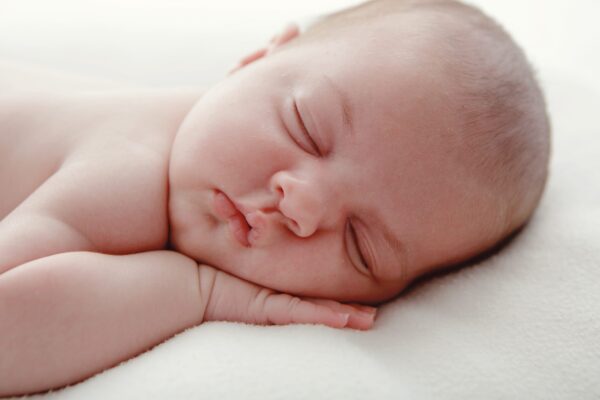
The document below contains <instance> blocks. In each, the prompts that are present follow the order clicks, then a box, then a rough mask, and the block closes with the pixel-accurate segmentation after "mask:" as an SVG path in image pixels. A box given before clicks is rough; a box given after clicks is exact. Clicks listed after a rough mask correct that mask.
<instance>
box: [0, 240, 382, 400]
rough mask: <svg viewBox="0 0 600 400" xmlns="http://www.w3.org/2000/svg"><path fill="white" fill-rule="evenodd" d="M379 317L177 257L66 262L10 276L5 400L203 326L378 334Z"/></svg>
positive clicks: (38, 263)
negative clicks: (308, 327)
mask: <svg viewBox="0 0 600 400" xmlns="http://www.w3.org/2000/svg"><path fill="white" fill-rule="evenodd" d="M361 310H362V311H364V310H367V312H366V313H364V312H361ZM343 314H347V315H343ZM373 317H374V309H372V308H370V307H361V306H358V305H355V306H351V305H346V304H340V303H338V302H335V301H331V300H320V299H301V298H298V297H293V296H290V295H288V294H284V293H277V292H274V291H272V290H269V289H265V288H262V287H259V286H257V285H254V284H252V283H250V282H246V281H244V280H241V279H238V278H236V277H234V276H231V275H229V274H227V273H224V272H222V271H219V270H217V269H215V268H213V267H210V266H207V265H200V266H198V264H197V263H196V262H195V261H194V260H192V259H190V258H188V257H186V256H184V255H182V254H179V253H176V252H170V251H154V252H147V253H139V254H131V255H122V256H116V255H107V254H99V253H91V252H72V253H61V254H56V255H52V256H48V257H44V258H40V259H38V260H35V261H31V262H28V263H26V264H23V265H21V266H19V267H17V268H14V269H11V270H10V271H8V272H6V273H4V274H2V275H0V326H2V330H1V331H0V354H1V355H2V357H0V397H2V396H5V395H15V394H23V393H32V392H36V391H43V390H48V389H50V388H56V387H60V386H64V385H66V384H71V383H75V382H77V381H80V380H82V379H84V378H86V377H89V376H91V375H93V374H95V373H97V372H100V371H102V370H103V369H106V368H108V367H111V366H113V365H116V364H117V363H119V362H121V361H124V360H126V359H128V358H131V357H133V356H135V355H137V354H139V353H141V352H143V351H145V350H147V349H148V348H150V347H152V346H154V345H156V344H158V343H160V342H162V341H163V340H165V339H167V338H169V337H171V336H172V335H174V334H176V333H177V332H180V331H182V330H184V329H186V328H188V327H191V326H194V325H197V324H199V323H201V322H202V321H209V320H219V321H223V320H224V321H239V322H248V323H257V324H289V323H315V324H324V325H329V326H332V327H344V326H347V327H351V328H358V329H368V328H370V327H371V326H372V324H373Z"/></svg>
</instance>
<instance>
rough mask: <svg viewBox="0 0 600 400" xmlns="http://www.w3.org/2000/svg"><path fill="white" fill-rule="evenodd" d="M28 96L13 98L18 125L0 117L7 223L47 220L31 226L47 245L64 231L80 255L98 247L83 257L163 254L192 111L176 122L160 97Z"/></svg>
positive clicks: (0, 204)
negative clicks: (177, 152) (177, 144)
mask: <svg viewBox="0 0 600 400" xmlns="http://www.w3.org/2000/svg"><path fill="white" fill-rule="evenodd" d="M28 96H30V95H27V96H22V97H20V98H17V97H14V103H13V104H12V106H11V107H13V110H14V111H15V112H16V113H17V114H18V115H17V116H15V115H13V117H12V120H9V119H8V118H4V119H2V118H0V153H3V152H4V153H6V154H10V157H3V158H0V188H1V189H2V190H1V191H0V192H1V193H2V195H0V220H2V224H3V225H4V226H6V225H8V223H9V222H11V221H13V222H14V221H17V222H18V221H22V220H24V219H27V218H30V217H31V216H43V218H41V219H39V218H38V219H35V218H34V219H31V223H32V224H34V223H35V221H38V222H39V224H37V223H35V224H37V228H36V229H38V233H39V234H41V235H42V237H41V238H40V241H41V242H42V243H49V239H50V238H52V237H56V235H60V234H59V232H58V231H57V229H56V226H64V227H68V228H69V231H71V232H77V233H78V234H79V235H80V236H81V237H77V240H75V241H74V243H77V245H78V246H79V245H80V244H81V243H88V244H93V245H94V248H93V249H86V250H94V251H102V252H107V253H135V252H139V251H147V250H154V249H159V248H162V247H163V246H164V245H165V243H166V240H167V236H168V218H167V204H166V202H167V188H168V181H167V179H168V163H169V156H170V146H171V143H172V140H173V138H174V135H175V133H176V130H177V128H178V126H179V125H178V124H179V123H180V120H181V119H182V118H183V116H184V115H185V113H186V112H187V110H185V111H184V110H181V111H180V112H179V113H180V114H181V115H177V113H178V110H176V109H174V108H173V106H172V105H171V106H170V105H169V103H168V100H169V99H170V98H169V96H164V95H162V97H161V95H160V94H155V93H145V95H144V93H129V92H116V91H115V92H112V93H108V92H104V93H76V94H73V93H72V94H67V95H65V94H48V93H44V94H43V95H41V97H40V96H37V97H35V98H32V97H28ZM161 105H162V107H161ZM161 108H162V110H161ZM165 110H166V111H165ZM17 117H19V118H17ZM17 120H19V121H18V122H17ZM43 122H45V123H43ZM17 130H18V131H19V132H18V133H21V135H18V134H15V133H17V132H16V131H17ZM11 132H12V133H11ZM15 137H19V138H20V139H19V140H14V138H15ZM5 189H6V190H5ZM48 221H55V222H57V223H58V225H56V223H52V224H48V223H47V222H48ZM17 225H19V224H18V223H17ZM32 228H35V227H32ZM63 234H64V233H63ZM63 238H64V239H65V241H66V238H67V236H66V235H65V236H63ZM59 242H62V241H59ZM63 244H64V243H63ZM32 245H34V246H35V244H33V243H32ZM65 250H66V249H62V251H65ZM75 250H83V249H80V248H73V249H71V251H75Z"/></svg>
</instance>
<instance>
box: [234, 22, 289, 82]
mask: <svg viewBox="0 0 600 400" xmlns="http://www.w3.org/2000/svg"><path fill="white" fill-rule="evenodd" d="M299 34H300V29H299V28H298V25H296V24H293V23H292V24H289V25H288V26H286V27H285V28H284V29H283V30H282V31H281V32H280V33H279V34H277V35H275V36H273V38H271V40H270V41H269V43H267V45H266V46H264V47H262V48H260V49H258V50H255V51H253V52H252V53H250V54H247V55H246V56H244V57H242V59H241V60H240V61H238V63H237V65H235V66H234V67H233V68H232V69H231V70H230V71H229V73H228V74H232V73H233V72H235V71H237V70H238V69H241V68H243V67H245V66H246V65H248V64H251V63H253V62H254V61H256V60H260V59H261V58H263V57H266V56H268V55H269V54H271V53H272V52H273V51H274V50H275V49H277V48H278V47H280V46H283V45H284V44H286V43H287V42H289V41H290V40H292V39H294V38H295V37H297V36H298V35H299Z"/></svg>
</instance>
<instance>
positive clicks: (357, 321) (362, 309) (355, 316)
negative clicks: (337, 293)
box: [305, 299, 377, 330]
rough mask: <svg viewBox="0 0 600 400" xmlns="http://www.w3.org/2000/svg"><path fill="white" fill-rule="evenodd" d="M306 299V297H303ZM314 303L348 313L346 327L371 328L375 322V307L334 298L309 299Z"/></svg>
mask: <svg viewBox="0 0 600 400" xmlns="http://www.w3.org/2000/svg"><path fill="white" fill-rule="evenodd" d="M305 300H307V299H305ZM309 300H310V301H311V302H313V303H315V304H320V305H324V306H326V307H329V308H330V309H332V310H333V311H335V312H338V313H346V314H350V318H349V319H348V323H347V324H346V328H353V329H362V330H365V329H371V328H372V327H373V324H374V322H375V315H376V314H377V308H375V307H369V306H364V305H361V304H344V303H340V302H337V301H335V300H327V299H309Z"/></svg>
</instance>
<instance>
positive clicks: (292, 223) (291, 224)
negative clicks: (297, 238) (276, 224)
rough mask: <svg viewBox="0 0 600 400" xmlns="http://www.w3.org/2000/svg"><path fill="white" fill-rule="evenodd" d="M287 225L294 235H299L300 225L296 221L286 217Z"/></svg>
mask: <svg viewBox="0 0 600 400" xmlns="http://www.w3.org/2000/svg"><path fill="white" fill-rule="evenodd" d="M287 226H288V228H289V230H291V231H292V232H294V233H295V234H296V235H300V233H301V229H300V225H299V224H298V223H297V222H296V221H294V220H293V219H288V221H287Z"/></svg>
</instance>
